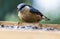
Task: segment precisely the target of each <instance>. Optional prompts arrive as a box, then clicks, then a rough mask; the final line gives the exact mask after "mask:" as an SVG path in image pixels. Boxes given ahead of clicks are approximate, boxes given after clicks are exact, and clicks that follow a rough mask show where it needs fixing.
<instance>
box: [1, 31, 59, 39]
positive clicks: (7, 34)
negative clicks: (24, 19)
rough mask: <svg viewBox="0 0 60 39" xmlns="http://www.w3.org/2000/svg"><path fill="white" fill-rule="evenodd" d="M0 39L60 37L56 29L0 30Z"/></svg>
mask: <svg viewBox="0 0 60 39" xmlns="http://www.w3.org/2000/svg"><path fill="white" fill-rule="evenodd" d="M0 39H60V32H57V31H38V30H32V31H29V30H27V31H17V30H15V31H9V30H7V31H5V30H0Z"/></svg>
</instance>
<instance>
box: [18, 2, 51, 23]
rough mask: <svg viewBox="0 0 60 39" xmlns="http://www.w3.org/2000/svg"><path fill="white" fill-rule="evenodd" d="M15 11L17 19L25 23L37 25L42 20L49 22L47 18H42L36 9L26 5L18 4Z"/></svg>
mask: <svg viewBox="0 0 60 39" xmlns="http://www.w3.org/2000/svg"><path fill="white" fill-rule="evenodd" d="M17 11H18V17H19V19H20V20H21V21H23V22H26V23H37V22H40V21H41V20H42V19H45V20H50V19H49V18H47V17H46V16H44V15H43V14H42V13H41V12H40V11H39V10H38V9H36V8H34V7H33V6H31V5H29V4H26V3H20V4H18V5H17Z"/></svg>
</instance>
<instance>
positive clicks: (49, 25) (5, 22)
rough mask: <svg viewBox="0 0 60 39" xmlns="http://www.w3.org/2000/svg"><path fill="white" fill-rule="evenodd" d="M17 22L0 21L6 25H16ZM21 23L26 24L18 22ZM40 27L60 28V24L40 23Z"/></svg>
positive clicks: (0, 23)
mask: <svg viewBox="0 0 60 39" xmlns="http://www.w3.org/2000/svg"><path fill="white" fill-rule="evenodd" d="M17 23H18V22H10V21H0V25H8V26H11V25H12V26H15V25H16V26H18V25H17ZM36 24H37V23H36ZM21 25H26V23H22V24H20V26H21ZM42 27H52V28H56V29H60V24H42Z"/></svg>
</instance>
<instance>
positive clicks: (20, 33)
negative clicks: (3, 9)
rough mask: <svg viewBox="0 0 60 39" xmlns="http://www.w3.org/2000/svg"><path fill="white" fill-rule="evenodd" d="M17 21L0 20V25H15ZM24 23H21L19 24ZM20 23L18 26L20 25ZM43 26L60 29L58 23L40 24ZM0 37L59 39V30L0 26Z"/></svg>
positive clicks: (11, 38) (1, 38)
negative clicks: (20, 28) (19, 28)
mask: <svg viewBox="0 0 60 39" xmlns="http://www.w3.org/2000/svg"><path fill="white" fill-rule="evenodd" d="M17 23H18V22H9V21H0V25H8V26H12V25H13V26H15V25H16V26H17ZM23 24H26V23H22V24H21V25H23ZM21 25H20V26H21ZM42 26H43V27H44V28H47V27H53V28H56V29H60V24H42ZM0 39H60V31H44V30H18V29H15V30H12V29H10V30H9V29H5V28H0Z"/></svg>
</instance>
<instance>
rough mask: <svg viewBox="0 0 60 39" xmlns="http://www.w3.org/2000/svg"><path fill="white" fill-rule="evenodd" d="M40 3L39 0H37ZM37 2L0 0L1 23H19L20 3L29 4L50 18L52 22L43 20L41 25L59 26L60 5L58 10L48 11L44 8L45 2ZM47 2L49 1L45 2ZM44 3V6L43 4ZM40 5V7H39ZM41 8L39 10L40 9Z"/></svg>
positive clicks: (30, 0) (33, 0)
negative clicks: (18, 9)
mask: <svg viewBox="0 0 60 39" xmlns="http://www.w3.org/2000/svg"><path fill="white" fill-rule="evenodd" d="M37 1H38V0H37ZM39 1H40V2H36V1H35V0H0V21H14V22H17V21H19V19H18V15H17V14H18V13H17V5H18V4H20V3H27V4H30V5H32V6H33V7H35V8H37V9H38V10H40V11H41V12H42V13H43V14H44V15H45V16H47V17H48V18H50V19H51V20H50V21H45V20H42V21H41V23H51V24H59V23H60V3H59V6H58V5H56V6H58V8H56V9H55V8H54V10H53V9H51V10H48V9H49V8H48V7H47V8H48V9H47V10H46V6H45V8H44V7H43V6H44V3H43V2H44V1H43V2H41V0H39ZM45 1H47V0H45ZM41 3H42V4H41ZM39 5H40V6H39ZM38 7H39V8H38Z"/></svg>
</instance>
